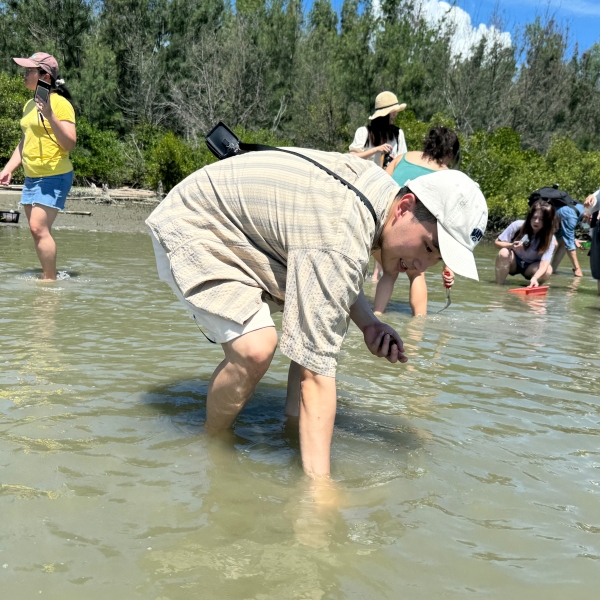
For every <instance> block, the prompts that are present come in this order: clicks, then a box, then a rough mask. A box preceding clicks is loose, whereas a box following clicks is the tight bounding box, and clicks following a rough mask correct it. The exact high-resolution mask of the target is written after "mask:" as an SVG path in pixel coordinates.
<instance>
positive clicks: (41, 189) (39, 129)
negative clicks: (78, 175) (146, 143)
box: [0, 52, 77, 281]
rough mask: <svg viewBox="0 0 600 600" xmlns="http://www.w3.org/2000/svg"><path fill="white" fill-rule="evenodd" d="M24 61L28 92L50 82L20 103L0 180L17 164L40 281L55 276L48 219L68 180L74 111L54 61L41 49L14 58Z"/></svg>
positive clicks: (3, 181) (74, 135) (5, 179)
mask: <svg viewBox="0 0 600 600" xmlns="http://www.w3.org/2000/svg"><path fill="white" fill-rule="evenodd" d="M13 60H14V61H15V62H16V63H17V64H18V65H19V66H21V67H25V77H24V83H25V87H26V88H27V89H28V90H31V91H32V92H36V91H37V89H38V82H39V81H44V82H46V83H47V84H49V86H50V93H49V95H47V96H44V97H41V96H40V95H38V94H37V93H36V94H35V98H32V99H31V100H29V101H28V102H27V104H25V107H24V108H23V118H22V119H21V129H22V130H23V135H22V136H21V142H20V143H19V145H18V146H17V147H16V148H15V151H14V152H13V155H12V157H11V159H10V160H9V161H8V163H7V164H6V166H5V167H4V169H3V170H2V171H0V185H8V184H9V183H10V180H11V177H12V174H13V171H14V170H15V169H16V168H17V167H18V166H19V165H21V164H22V165H23V169H24V171H25V183H24V185H23V195H22V197H21V204H22V205H23V206H24V208H25V214H26V215H27V219H28V221H29V229H30V231H31V235H32V236H33V241H34V243H35V250H36V252H37V255H38V259H39V261H40V263H41V265H42V270H43V276H42V278H43V281H54V280H55V279H56V243H55V241H54V238H53V237H52V234H51V229H52V225H53V223H54V219H56V215H57V214H58V211H59V210H64V208H65V200H66V198H67V194H68V193H69V190H70V189H71V185H72V183H73V165H72V164H71V161H70V160H69V152H71V151H72V150H73V149H74V148H75V143H76V141H77V133H76V130H75V111H74V110H73V106H72V105H71V103H70V102H69V100H70V99H71V95H70V94H69V92H68V90H67V89H66V88H65V87H64V83H65V82H64V81H63V80H62V79H60V76H59V70H58V62H57V61H56V59H55V58H54V56H51V55H50V54H47V53H45V52H36V53H35V54H33V55H32V56H30V57H29V58H14V59H13Z"/></svg>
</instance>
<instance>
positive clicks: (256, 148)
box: [240, 142, 379, 227]
mask: <svg viewBox="0 0 600 600" xmlns="http://www.w3.org/2000/svg"><path fill="white" fill-rule="evenodd" d="M240 150H242V151H243V152H260V151H266V150H276V151H277V152H285V153H286V154H293V155H294V156H298V157H299V158H303V159H304V160H307V161H308V162H309V163H312V164H313V165H315V167H318V168H319V169H321V170H322V171H325V173H327V174H328V175H331V176H332V177H333V178H334V179H337V181H339V182H340V183H341V184H343V185H345V186H346V187H347V188H348V189H349V190H351V191H352V192H354V193H355V194H356V195H357V196H358V198H359V200H360V201H361V202H362V203H363V204H364V205H365V206H366V207H367V209H368V210H369V212H370V213H371V216H372V217H373V221H374V222H375V226H376V227H377V225H378V223H379V221H378V219H377V214H376V213H375V209H374V208H373V205H372V204H371V202H370V201H369V199H368V198H367V197H366V196H365V195H364V194H363V193H362V192H361V191H359V190H357V189H356V188H355V187H354V186H353V185H352V184H351V183H349V182H348V181H346V180H345V179H344V178H343V177H340V176H339V175H338V174H337V173H334V172H333V171H332V170H331V169H328V168H327V167H326V166H325V165H322V164H321V163H319V162H317V161H316V160H313V159H312V158H309V157H308V156H305V155H304V154H300V153H299V152H292V151H291V150H283V149H282V148H275V147H274V146H265V145H263V144H245V143H244V142H240Z"/></svg>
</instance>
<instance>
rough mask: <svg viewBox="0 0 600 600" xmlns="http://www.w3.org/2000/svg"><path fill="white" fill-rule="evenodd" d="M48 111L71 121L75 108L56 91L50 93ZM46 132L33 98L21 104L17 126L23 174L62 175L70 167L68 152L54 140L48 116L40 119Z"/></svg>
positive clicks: (32, 175)
mask: <svg viewBox="0 0 600 600" xmlns="http://www.w3.org/2000/svg"><path fill="white" fill-rule="evenodd" d="M50 106H52V112H53V113H54V114H55V115H56V118H57V119H58V120H59V121H70V122H71V123H75V110H74V109H73V106H72V105H71V103H70V102H69V101H68V100H67V99H66V98H63V97H62V96H59V95H58V94H56V93H54V94H50ZM44 124H45V125H46V129H47V130H48V133H49V134H50V135H51V136H52V139H50V138H49V137H48V133H46V129H44V125H43V124H42V115H40V113H39V112H38V109H37V107H36V105H35V102H34V101H33V99H32V100H29V102H27V104H25V107H24V108H23V118H22V119H21V129H22V130H23V135H24V136H25V143H24V144H23V169H24V171H25V176H26V177H48V176H49V175H63V174H64V173H69V172H70V171H72V170H73V165H72V164H71V161H70V160H69V153H68V152H67V151H66V150H64V149H63V148H61V147H60V146H59V145H58V144H57V143H56V142H55V141H54V140H56V137H55V136H54V134H53V132H52V127H50V123H49V122H48V119H46V120H45V121H44Z"/></svg>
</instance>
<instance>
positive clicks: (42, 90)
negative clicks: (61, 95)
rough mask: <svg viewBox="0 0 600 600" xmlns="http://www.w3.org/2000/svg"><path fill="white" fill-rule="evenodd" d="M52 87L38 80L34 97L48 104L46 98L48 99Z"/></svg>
mask: <svg viewBox="0 0 600 600" xmlns="http://www.w3.org/2000/svg"><path fill="white" fill-rule="evenodd" d="M51 89H52V86H51V85H50V84H49V83H48V82H46V81H44V80H43V79H38V82H37V88H36V89H35V97H36V98H41V99H42V100H43V101H44V102H48V98H50V90H51Z"/></svg>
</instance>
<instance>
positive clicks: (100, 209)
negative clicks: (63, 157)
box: [0, 187, 160, 232]
mask: <svg viewBox="0 0 600 600" xmlns="http://www.w3.org/2000/svg"><path fill="white" fill-rule="evenodd" d="M20 199H21V193H20V191H19V189H17V188H15V187H11V188H9V189H2V188H0V210H11V209H12V210H18V211H20V212H21V216H20V218H19V223H18V225H2V226H3V227H11V226H12V227H27V218H26V217H25V213H24V211H23V207H20V206H19V201H20ZM159 202H160V199H159V198H158V197H157V196H156V195H155V194H153V193H152V192H147V191H146V190H130V189H127V188H121V189H116V190H109V192H108V194H106V193H102V190H98V189H96V190H93V189H90V188H73V190H72V192H71V194H69V197H68V198H67V204H66V207H65V211H66V212H64V213H59V214H58V216H57V217H56V221H55V224H54V229H82V230H85V231H120V232H140V231H146V225H145V223H144V221H145V220H146V218H147V217H148V215H149V214H150V213H151V212H152V211H153V210H154V208H155V207H156V205H157V204H158V203H159ZM72 213H90V214H72Z"/></svg>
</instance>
